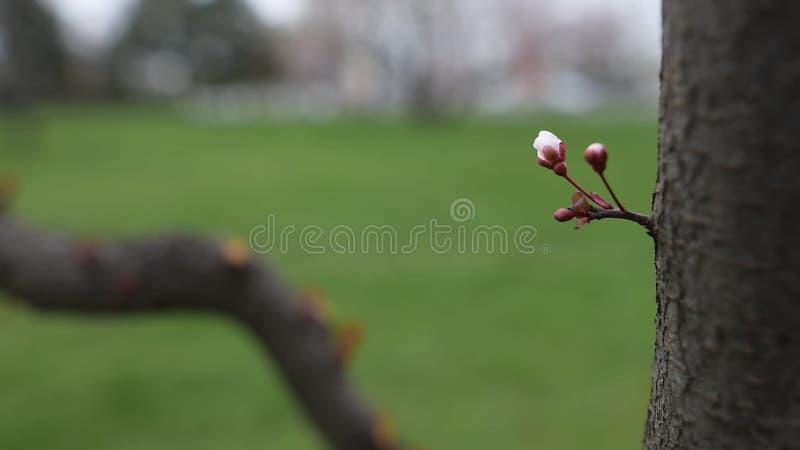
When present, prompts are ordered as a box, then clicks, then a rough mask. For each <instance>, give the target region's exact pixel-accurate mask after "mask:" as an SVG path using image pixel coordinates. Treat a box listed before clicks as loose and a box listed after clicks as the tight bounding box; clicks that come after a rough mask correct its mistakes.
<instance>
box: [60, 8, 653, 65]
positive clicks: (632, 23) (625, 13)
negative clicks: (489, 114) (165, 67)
mask: <svg viewBox="0 0 800 450" xmlns="http://www.w3.org/2000/svg"><path fill="white" fill-rule="evenodd" d="M196 1H199V2H202V1H208V0H196ZM246 1H247V2H248V3H250V4H251V5H252V6H253V8H254V9H255V11H256V12H257V13H258V14H259V16H260V17H261V18H262V19H263V20H265V21H267V22H270V23H273V24H276V25H289V24H291V23H292V22H293V21H295V20H297V19H298V18H300V17H302V15H303V13H304V11H305V0H246ZM331 1H335V0H331ZM45 2H46V3H49V4H50V5H52V6H53V8H54V9H55V10H56V11H57V13H58V15H59V16H60V17H61V19H62V20H63V21H64V22H65V24H66V25H67V27H68V30H69V32H70V33H71V37H72V38H73V39H76V40H77V41H78V42H77V43H78V44H79V45H100V44H102V43H103V42H108V41H109V38H111V37H113V34H114V32H115V31H116V30H118V26H119V24H120V23H121V22H122V21H123V19H124V15H125V12H126V10H127V9H128V8H130V7H131V5H132V4H133V3H134V0H45ZM550 6H552V8H551V10H552V11H553V12H554V13H555V14H556V16H557V17H556V19H557V20H569V17H571V16H574V15H576V13H586V12H587V11H594V10H598V11H599V10H604V11H610V12H612V13H613V14H616V15H619V16H620V17H622V18H624V23H625V24H626V29H625V31H624V32H625V35H626V36H628V37H630V38H631V39H630V42H631V45H639V46H642V48H643V49H644V50H645V51H652V52H653V53H657V52H658V49H659V45H658V44H659V42H658V39H659V35H660V8H661V1H660V0H553V2H552V4H551V5H550ZM649 49H652V50H649Z"/></svg>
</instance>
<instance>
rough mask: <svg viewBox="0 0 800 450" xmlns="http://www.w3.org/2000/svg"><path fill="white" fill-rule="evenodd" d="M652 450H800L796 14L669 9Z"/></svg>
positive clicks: (692, 2) (767, 6) (794, 6)
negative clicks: (791, 449)
mask: <svg viewBox="0 0 800 450" xmlns="http://www.w3.org/2000/svg"><path fill="white" fill-rule="evenodd" d="M663 17H664V37H663V49H664V55H663V65H662V73H661V77H662V91H661V136H660V139H661V142H660V150H659V168H658V171H659V181H658V186H657V189H656V195H655V197H654V215H655V225H656V270H657V302H658V317H657V331H656V355H655V362H654V366H653V387H652V393H651V398H650V406H649V411H648V419H647V430H646V435H645V448H646V449H698V450H700V449H702V450H716V449H748V450H752V449H790V448H793V449H797V448H800V238H798V233H800V228H799V227H800V214H798V207H799V203H798V202H800V2H798V1H796V0H758V1H754V0H702V1H698V0H664V6H663Z"/></svg>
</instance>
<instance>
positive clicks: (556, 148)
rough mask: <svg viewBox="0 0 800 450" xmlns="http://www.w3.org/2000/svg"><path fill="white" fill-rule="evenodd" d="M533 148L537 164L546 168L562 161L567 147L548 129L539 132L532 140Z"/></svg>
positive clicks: (550, 167)
mask: <svg viewBox="0 0 800 450" xmlns="http://www.w3.org/2000/svg"><path fill="white" fill-rule="evenodd" d="M533 148H535V149H536V152H537V154H538V157H539V164H540V165H541V166H544V167H547V168H548V169H552V168H553V167H554V166H555V165H557V164H558V163H562V162H564V159H565V158H566V152H567V147H566V146H565V145H564V143H563V142H562V141H561V139H559V138H558V136H556V135H555V134H553V133H551V132H549V131H540V132H539V136H537V137H536V139H535V140H534V141H533Z"/></svg>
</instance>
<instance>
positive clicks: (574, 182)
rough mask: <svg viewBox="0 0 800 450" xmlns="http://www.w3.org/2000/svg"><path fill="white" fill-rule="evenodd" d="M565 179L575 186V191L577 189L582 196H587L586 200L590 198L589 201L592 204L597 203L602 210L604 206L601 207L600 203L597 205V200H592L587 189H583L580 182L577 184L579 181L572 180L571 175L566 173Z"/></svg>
mask: <svg viewBox="0 0 800 450" xmlns="http://www.w3.org/2000/svg"><path fill="white" fill-rule="evenodd" d="M563 177H564V179H565V180H567V181H569V182H570V183H571V184H572V185H573V186H575V189H577V190H579V191H581V194H583V195H585V196H586V198H588V199H589V200H591V201H592V202H594V203H595V204H596V205H597V206H600V207H601V208H602V206H601V205H600V203H597V200H595V199H594V198H592V196H591V195H589V193H588V192H586V189H584V188H583V187H582V186H581V185H580V184H578V182H577V181H575V180H574V179H572V177H571V176H569V174H566V173H565V174H564V175H563Z"/></svg>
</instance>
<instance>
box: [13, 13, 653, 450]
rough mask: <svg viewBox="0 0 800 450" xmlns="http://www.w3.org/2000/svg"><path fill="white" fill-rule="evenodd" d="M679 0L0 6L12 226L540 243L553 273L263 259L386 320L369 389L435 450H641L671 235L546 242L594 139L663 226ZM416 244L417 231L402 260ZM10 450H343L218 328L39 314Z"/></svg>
mask: <svg viewBox="0 0 800 450" xmlns="http://www.w3.org/2000/svg"><path fill="white" fill-rule="evenodd" d="M659 39H660V2H659V1H658V0H605V1H603V0H558V1H556V0H458V1H456V0H0V173H2V174H6V175H13V176H17V177H19V178H20V179H21V181H22V191H21V194H20V195H19V197H18V198H17V201H16V203H15V205H14V210H13V213H14V214H15V215H17V216H20V217H21V218H23V219H24V220H27V221H29V222H33V223H35V224H37V225H39V226H43V227H48V228H53V229H58V230H63V231H67V232H70V233H74V234H77V235H80V236H84V237H89V238H106V237H108V238H112V237H126V236H133V235H141V234H151V233H156V232H159V231H161V230H170V229H171V230H174V229H177V230H190V231H198V232H203V233H208V234H212V235H217V236H231V235H234V236H241V237H243V238H246V237H247V236H248V234H249V233H250V231H251V230H252V228H253V227H255V226H258V225H263V224H264V223H265V220H266V217H267V215H269V214H274V215H275V216H276V218H277V222H278V224H279V225H280V226H285V225H294V226H296V227H298V228H301V227H303V226H306V225H319V226H322V227H324V228H326V229H328V230H329V229H331V228H333V227H334V226H336V225H348V226H351V227H354V228H363V227H365V226H367V225H370V224H374V225H384V224H388V225H391V226H394V227H395V228H397V229H398V230H401V231H402V232H405V230H410V229H411V228H412V227H413V226H414V225H417V224H426V223H428V222H429V221H430V220H431V219H434V218H436V219H438V220H439V221H440V222H442V223H450V224H452V225H455V223H453V221H452V218H451V217H450V214H449V207H450V205H451V203H452V202H453V201H454V200H455V199H457V198H468V199H470V200H471V201H472V202H473V203H474V204H475V207H476V216H475V220H474V221H473V223H474V224H485V225H501V226H505V227H507V228H508V229H514V228H516V227H519V226H521V225H533V226H535V227H536V228H537V230H538V234H537V236H536V241H535V243H536V248H537V249H538V251H537V252H536V253H535V254H533V255H523V254H519V253H515V252H510V253H509V254H498V253H493V254H492V253H484V254H477V255H474V254H459V253H458V252H456V251H452V252H449V253H446V254H437V253H435V252H433V251H432V250H430V249H429V248H427V247H425V246H422V248H420V250H419V251H417V252H414V253H412V254H398V255H391V254H360V253H359V254H349V255H341V254H335V253H331V252H328V253H326V254H323V255H309V254H306V253H303V252H301V251H300V250H299V249H297V248H296V247H295V248H294V250H292V251H289V252H286V253H276V254H272V255H267V256H265V259H267V260H268V261H269V262H270V263H273V264H275V265H276V266H278V267H279V269H280V271H281V272H282V273H283V274H284V275H285V276H286V277H287V278H288V279H290V280H291V281H292V282H293V283H294V284H295V285H297V286H300V287H302V286H305V285H315V286H319V287H320V288H321V289H322V290H323V291H324V292H325V294H326V295H327V296H328V297H329V298H330V302H331V304H332V305H333V307H334V309H335V310H336V313H337V316H338V317H341V318H343V319H345V318H356V319H359V320H361V321H363V322H364V323H365V324H366V333H367V336H366V340H365V342H364V343H363V344H362V347H361V348H360V349H359V353H358V355H357V358H356V361H355V365H354V367H353V368H352V375H353V377H354V378H355V379H356V380H357V382H358V384H359V385H360V387H361V388H362V390H363V391H364V393H365V394H366V396H367V397H368V398H369V399H370V402H371V403H372V404H373V405H374V406H376V407H378V408H379V409H381V410H383V411H385V412H386V413H388V414H390V415H391V417H392V418H393V420H394V422H395V424H396V427H397V429H398V431H399V432H400V434H401V436H403V437H404V438H408V439H410V441H411V442H418V443H421V444H423V445H425V446H426V448H431V449H446V448H457V449H459V450H469V449H476V450H478V449H481V450H483V449H486V448H502V449H565V450H566V449H571V450H574V449H576V448H577V449H593V450H602V449H609V450H612V449H613V450H619V449H625V448H639V447H640V442H641V436H642V431H643V425H644V421H645V415H646V406H647V396H648V393H649V385H650V366H651V358H652V347H653V336H652V335H653V332H652V328H653V323H652V321H653V316H654V302H653V297H654V295H653V294H654V289H653V285H654V276H653V266H652V247H651V243H650V241H649V239H648V238H647V237H646V236H645V235H644V233H642V232H641V231H640V230H639V229H637V227H636V226H635V225H633V224H630V223H615V222H611V223H605V222H599V223H592V224H590V225H589V226H587V227H586V228H584V229H582V230H580V231H573V230H572V225H571V224H559V223H556V222H554V221H553V219H552V212H553V210H554V209H556V208H558V207H562V206H569V196H570V194H571V192H572V191H571V189H570V188H569V187H568V186H567V185H566V184H565V183H563V180H559V179H557V178H556V177H554V176H552V175H551V174H549V173H547V172H546V171H544V170H542V169H541V168H539V167H538V165H537V164H536V157H535V153H534V152H533V151H532V149H531V148H530V144H531V142H532V140H533V139H534V138H535V136H536V134H537V133H538V131H539V130H540V129H549V130H551V131H553V132H555V133H556V134H558V135H559V136H560V137H561V138H562V139H564V140H565V142H566V144H567V148H568V159H569V161H570V171H571V172H574V176H576V177H577V178H578V179H579V180H581V181H583V182H584V183H585V184H587V185H589V187H590V188H591V189H593V190H596V191H601V185H600V183H598V180H596V179H595V178H592V175H593V174H592V172H591V170H590V169H589V168H588V167H586V166H585V164H583V162H582V161H581V160H580V159H581V158H579V155H580V153H581V152H582V150H583V148H584V147H585V146H586V145H587V144H589V143H591V142H594V141H602V142H604V143H606V144H607V146H608V148H609V151H610V153H611V157H610V163H609V172H608V175H609V177H610V179H611V181H612V183H613V184H614V186H615V189H616V190H617V191H618V194H620V196H621V197H622V198H621V199H622V201H623V202H624V203H625V204H626V206H628V207H629V208H631V209H634V210H639V211H642V212H649V211H650V198H651V193H652V188H653V185H654V181H655V168H656V142H657V118H656V110H657V107H656V99H657V92H658V64H659V58H660V48H659V46H660V42H659ZM402 236H403V234H401V237H402ZM0 300H2V301H0V448H3V449H15V450H16V449H20V450H26V449H54V448H58V449H76V450H77V449H81V450H85V449H106V448H114V449H117V450H120V449H122V450H124V449H142V448H146V449H172V448H193V449H219V448H226V449H252V448H286V449H319V448H324V446H323V444H322V443H321V442H320V441H319V440H318V438H317V436H316V435H315V434H314V432H313V430H312V429H311V428H310V427H309V425H308V424H307V423H306V422H305V420H304V418H303V416H302V413H301V411H299V410H298V408H297V406H296V405H294V403H293V401H292V399H291V396H290V394H289V393H288V391H286V390H285V389H284V388H283V384H282V381H281V380H280V379H279V377H278V375H277V373H276V372H275V371H274V370H273V368H272V365H271V363H270V362H269V360H268V359H265V358H264V357H263V355H262V354H261V353H260V350H259V349H258V348H257V347H256V346H255V345H254V343H253V342H251V341H250V339H249V338H248V336H247V335H245V334H244V333H243V332H241V331H240V330H238V329H237V328H236V327H235V325H233V324H231V323H229V322H227V321H225V320H222V319H218V318H214V317H206V316H196V315H167V316H165V315H159V316H146V317H136V318H126V319H114V320H108V319H98V318H86V317H78V316H71V315H40V314H37V313H35V312H32V311H30V310H27V309H25V308H24V307H21V306H20V305H19V304H17V303H15V302H13V299H9V298H3V299H0Z"/></svg>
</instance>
